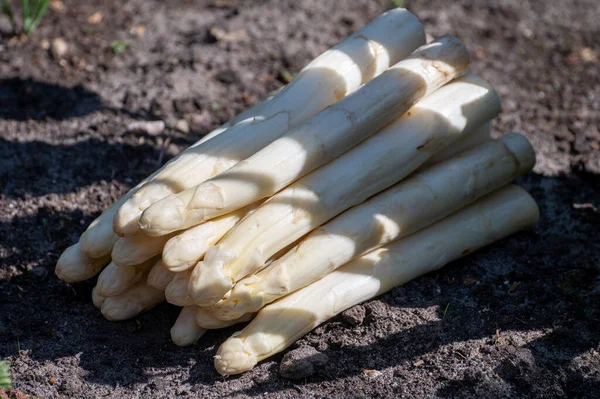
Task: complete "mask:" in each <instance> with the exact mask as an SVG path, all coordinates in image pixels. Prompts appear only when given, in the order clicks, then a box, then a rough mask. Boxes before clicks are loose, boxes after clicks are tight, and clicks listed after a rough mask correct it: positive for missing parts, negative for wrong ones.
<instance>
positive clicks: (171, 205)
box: [138, 195, 185, 236]
mask: <svg viewBox="0 0 600 399" xmlns="http://www.w3.org/2000/svg"><path fill="white" fill-rule="evenodd" d="M184 210H185V204H184V203H183V201H181V200H180V199H179V198H178V197H177V196H175V195H171V196H169V197H167V198H164V199H162V200H160V201H157V202H155V203H154V204H152V205H150V206H149V207H148V208H147V209H146V210H145V211H144V212H143V213H142V216H140V218H139V222H138V224H139V228H140V229H141V230H142V231H143V232H144V233H145V234H147V235H149V236H162V235H166V234H169V233H171V232H173V231H177V230H180V229H181V228H182V227H184V222H185V217H184Z"/></svg>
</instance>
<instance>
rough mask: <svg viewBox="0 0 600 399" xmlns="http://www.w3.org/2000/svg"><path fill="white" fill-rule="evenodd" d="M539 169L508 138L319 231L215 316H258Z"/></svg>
mask: <svg viewBox="0 0 600 399" xmlns="http://www.w3.org/2000/svg"><path fill="white" fill-rule="evenodd" d="M534 164H535V153H534V151H533V148H532V147H531V144H530V143H529V141H528V140H527V139H526V138H525V137H524V136H521V135H518V134H509V135H506V136H504V137H503V138H502V139H500V140H498V141H492V142H488V143H485V144H482V145H481V146H478V147H476V148H474V149H472V150H470V151H467V152H464V153H462V154H460V155H459V156H456V157H455V158H452V159H450V160H448V161H445V162H442V163H439V164H437V165H434V166H432V167H431V168H428V169H426V170H424V171H422V172H421V173H418V174H416V175H414V176H413V177H411V178H408V179H406V180H403V181H401V182H400V183H398V184H397V185H395V186H394V187H391V188H390V189H388V190H386V191H384V192H382V193H380V194H378V195H376V196H375V197H373V198H371V199H370V200H369V201H367V202H365V203H363V204H361V205H358V206H356V207H354V208H352V209H349V210H348V211H347V212H345V213H343V214H341V215H340V216H338V217H337V218H335V219H333V220H331V221H329V223H326V224H324V225H323V226H320V227H319V228H318V229H316V230H315V231H313V232H312V233H311V234H309V235H308V236H307V237H306V238H304V239H303V240H302V241H301V242H300V243H299V245H297V246H296V247H294V248H293V249H292V250H291V251H289V252H288V253H287V254H286V255H284V256H282V257H281V258H279V259H278V260H276V261H275V262H273V263H272V264H271V265H269V266H268V267H267V268H266V269H264V270H262V271H261V272H259V273H257V274H255V275H252V276H249V277H247V278H245V279H243V280H241V281H239V282H238V283H237V284H236V285H235V286H234V288H233V290H232V291H231V292H230V293H229V295H228V296H226V299H222V300H221V301H219V302H218V303H217V304H216V305H214V307H213V308H212V311H213V313H214V314H215V316H216V317H219V318H222V319H225V320H229V319H235V318H238V317H240V315H242V314H244V313H246V312H256V311H258V310H259V309H260V308H262V307H263V306H264V305H265V304H267V303H270V302H273V301H274V300H276V299H278V298H281V297H282V296H284V295H287V294H289V293H290V292H294V291H296V290H298V289H300V288H302V287H304V286H307V285H309V284H310V283H312V282H314V281H316V280H318V279H320V278H322V277H324V276H326V275H327V274H329V273H331V272H332V271H333V270H335V269H337V268H338V267H340V266H342V265H344V264H346V263H348V262H349V261H351V260H352V259H354V258H356V257H358V256H361V255H362V254H365V253H367V252H370V251H372V250H374V249H376V248H379V247H381V246H383V245H386V244H388V243H389V242H391V241H394V240H397V239H399V238H402V237H406V236H408V235H409V234H412V233H414V232H415V231H418V230H420V229H422V228H423V227H425V226H428V225H430V224H432V223H434V222H436V221H438V220H440V219H442V218H444V217H446V216H448V215H451V214H453V213H455V212H456V211H457V210H459V209H461V208H463V207H464V206H466V205H468V204H470V203H472V202H473V201H475V200H477V199H478V198H480V197H482V196H484V195H486V194H488V193H490V192H492V191H495V190H497V189H499V188H500V187H503V186H505V185H506V184H508V183H509V182H510V181H512V180H513V179H515V178H516V177H518V176H519V175H521V174H524V173H526V172H528V171H529V170H531V168H533V165H534Z"/></svg>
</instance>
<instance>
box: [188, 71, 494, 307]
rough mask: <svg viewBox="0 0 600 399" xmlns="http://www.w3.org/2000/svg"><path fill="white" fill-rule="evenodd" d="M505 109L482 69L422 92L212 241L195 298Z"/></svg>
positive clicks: (206, 297) (224, 285)
mask: <svg viewBox="0 0 600 399" xmlns="http://www.w3.org/2000/svg"><path fill="white" fill-rule="evenodd" d="M499 111H500V102H499V100H498V96H497V95H496V93H495V91H494V90H493V89H492V88H491V87H490V86H489V84H487V82H485V81H484V80H483V79H481V78H479V77H477V76H475V75H469V76H466V77H464V78H462V79H459V80H457V81H455V82H452V83H450V84H448V85H447V86H444V87H442V88H441V89H439V90H438V91H436V92H435V93H433V94H432V95H430V96H429V97H427V98H425V99H423V100H421V101H420V102H419V103H417V105H415V106H414V107H412V108H411V109H410V111H408V112H407V113H406V114H405V115H403V116H402V117H400V118H399V119H397V120H396V121H395V122H394V123H391V124H389V125H388V126H386V127H385V128H384V129H382V130H381V131H380V132H378V133H377V134H376V135H374V136H373V137H371V138H369V139H368V140H367V141H365V142H363V143H361V144H360V145H358V146H356V147H354V148H353V149H352V150H351V151H349V152H347V153H345V154H344V155H342V156H341V157H339V158H337V159H335V160H334V161H332V162H330V163H329V164H327V165H325V166H323V167H322V168H320V169H317V170H316V171H314V172H313V173H311V174H309V175H308V176H306V177H304V178H302V179H301V180H299V181H297V182H296V183H294V184H292V185H291V186H289V187H287V188H285V189H284V190H282V191H280V192H279V193H277V194H275V195H274V196H272V197H271V198H270V199H269V200H268V201H266V202H265V203H264V204H263V205H262V206H261V207H259V208H258V209H257V210H256V211H254V212H253V213H252V214H251V215H249V216H248V217H247V218H245V219H244V220H243V221H241V222H240V223H238V224H237V225H236V226H235V227H234V228H233V229H231V230H230V231H229V232H228V233H227V235H226V236H225V237H224V238H223V240H221V242H219V244H218V245H217V246H214V247H212V248H210V249H209V250H208V252H207V254H206V256H205V258H204V260H203V261H202V262H199V263H198V265H197V266H196V267H195V268H194V271H193V273H192V277H191V279H190V286H189V292H190V294H191V295H192V296H193V297H194V300H195V301H196V304H197V305H201V306H208V305H211V304H214V303H216V302H217V301H218V300H220V299H221V298H223V296H224V295H225V294H226V293H227V292H228V291H229V290H230V289H231V288H232V286H233V283H235V282H236V281H239V280H240V279H241V278H243V277H245V276H247V275H250V274H252V273H254V272H256V271H257V270H259V269H261V268H263V267H264V265H265V260H267V259H268V258H269V257H270V256H272V255H273V254H274V253H275V252H277V251H279V250H280V249H282V248H284V247H285V246H286V245H288V244H290V243H292V242H294V241H295V240H297V239H299V238H300V237H302V236H303V235H305V234H306V233H308V232H310V231H311V230H313V229H314V228H316V227H317V226H319V225H321V224H323V223H324V222H326V221H327V220H329V219H331V218H332V217H334V216H336V215H338V214H340V213H341V212H343V211H344V210H346V209H348V208H350V207H351V206H354V205H356V204H359V203H361V202H363V201H364V200H366V199H367V198H368V197H370V196H372V195H375V194H377V193H378V192H380V191H382V190H384V189H386V188H388V187H390V186H391V185H392V184H394V183H396V182H398V181H400V180H401V179H403V178H404V177H406V176H407V175H409V174H410V173H411V172H413V171H414V170H415V169H416V168H418V167H419V166H420V165H422V164H423V163H424V162H425V161H426V160H427V159H429V158H430V157H431V156H432V155H433V154H435V153H436V152H438V151H440V150H441V149H442V148H444V147H445V146H447V145H448V144H449V143H451V142H452V141H454V140H456V139H457V138H459V137H461V136H462V135H463V134H467V133H468V132H469V131H472V130H474V129H475V128H476V127H477V126H480V125H481V124H483V123H485V122H487V121H489V120H490V119H492V118H493V117H494V116H496V115H497V114H498V112H499Z"/></svg>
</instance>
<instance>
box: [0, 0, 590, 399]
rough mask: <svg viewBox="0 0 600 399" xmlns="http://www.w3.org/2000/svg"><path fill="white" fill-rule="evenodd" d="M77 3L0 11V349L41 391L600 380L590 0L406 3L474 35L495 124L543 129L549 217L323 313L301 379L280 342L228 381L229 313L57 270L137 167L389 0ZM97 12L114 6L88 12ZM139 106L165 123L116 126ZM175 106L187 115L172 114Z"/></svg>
mask: <svg viewBox="0 0 600 399" xmlns="http://www.w3.org/2000/svg"><path fill="white" fill-rule="evenodd" d="M65 3H66V5H65V7H64V9H63V10H57V9H56V7H55V9H51V10H50V11H49V13H48V16H47V17H46V19H45V20H44V21H43V23H42V25H41V26H40V28H39V30H38V31H37V32H36V33H35V34H33V35H32V37H31V38H30V39H29V40H28V41H20V40H15V39H10V37H9V36H8V34H7V31H8V25H7V24H6V23H5V22H6V21H5V20H3V19H0V31H3V32H4V33H2V36H0V192H1V194H0V358H8V360H9V362H10V363H11V369H12V376H13V381H14V386H15V387H16V388H18V389H19V390H21V391H23V392H26V393H29V394H33V395H37V396H40V397H48V398H50V397H65V398H71V397H72V398H75V397H77V398H80V397H86V398H100V397H103V398H105V397H112V398H137V397H142V398H155V397H206V398H212V397H250V396H259V395H262V397H269V398H280V397H298V396H303V397H311V396H314V397H396V396H401V395H404V396H406V397H453V398H454V397H486V398H492V397H539V398H542V397H544V398H548V397H589V398H591V397H597V395H598V392H599V391H600V355H599V352H600V347H599V343H600V329H599V326H600V308H599V305H598V304H599V303H600V273H599V268H600V240H599V239H598V230H599V226H600V223H599V222H600V213H599V211H598V209H597V208H598V207H600V177H599V176H598V173H600V132H599V129H600V58H599V54H600V42H599V41H598V37H599V36H600V27H599V25H598V23H597V20H598V16H599V15H600V3H598V2H597V1H596V0H573V1H522V0H502V1H500V0H489V1H478V0H471V1H467V0H459V1H453V2H448V1H445V0H407V1H406V5H407V6H408V7H409V9H411V10H412V11H414V12H415V13H416V14H417V15H418V16H419V17H420V18H421V19H422V20H423V22H424V23H425V24H426V27H427V30H428V33H429V34H431V35H433V36H436V35H441V34H444V33H453V34H456V35H458V36H459V37H461V38H462V39H464V40H465V41H466V43H467V44H468V46H469V47H470V49H471V51H472V54H473V66H472V69H473V70H475V71H476V72H478V73H481V74H482V75H483V76H484V77H485V78H486V79H488V80H489V81H491V83H492V84H493V85H494V86H495V87H496V88H497V89H498V91H499V93H500V95H501V97H502V100H503V105H504V110H503V113H502V115H501V117H500V118H499V119H498V121H496V123H495V124H494V134H495V135H500V134H502V133H504V132H507V131H509V130H522V131H524V132H525V133H526V134H527V136H528V137H529V138H530V139H531V140H532V142H533V143H534V145H535V148H536V150H537V152H538V164H537V166H536V168H535V172H534V173H532V174H530V175H528V176H527V177H525V178H523V179H521V180H520V183H521V184H523V185H524V186H525V187H526V188H528V189H529V190H530V191H531V193H532V194H533V195H534V196H535V198H536V199H537V200H538V201H539V204H540V208H541V211H542V220H541V222H540V223H539V226H538V227H537V228H536V229H535V231H532V232H525V233H522V234H519V235H517V236H515V237H513V238H510V239H507V240H504V241H502V242H500V243H498V244H497V245H494V246H492V247H490V248H488V249H485V250H483V251H480V252H478V253H476V254H474V255H471V256H469V257H467V258H466V259H464V260H462V261H459V262H456V263H454V264H452V265H449V266H448V267H446V268H445V269H443V270H442V271H440V272H438V273H435V274H432V275H429V276H426V277H424V278H420V279H418V280H416V281H414V282H412V283H410V284H408V285H406V286H405V287H402V288H397V289H395V290H394V291H393V292H391V293H389V294H387V295H384V296H383V297H380V298H378V299H377V300H374V301H371V302H369V303H367V304H365V305H363V306H361V307H359V308H357V309H354V310H353V311H352V314H349V315H347V317H345V318H342V317H338V318H337V319H335V320H333V321H331V322H329V323H327V324H325V325H323V326H321V327H319V328H317V329H316V330H315V331H313V332H312V333H310V334H309V335H308V336H306V337H305V338H304V339H303V340H301V341H300V342H299V343H298V344H297V345H295V346H294V347H292V348H291V349H297V348H299V349H297V352H294V353H292V354H291V355H290V356H289V359H286V362H283V363H284V364H286V365H287V366H289V364H288V361H293V359H294V356H296V357H301V356H302V353H304V352H306V353H311V351H312V352H314V350H312V349H310V348H306V346H311V347H313V348H314V349H316V350H318V351H319V352H321V353H323V354H325V355H326V356H327V358H328V361H327V362H326V363H325V365H323V366H321V367H320V368H317V371H316V373H314V374H313V375H312V376H310V377H308V378H305V379H301V380H296V381H292V380H288V379H285V378H283V377H282V376H281V375H280V373H279V364H280V362H281V360H282V357H283V355H280V356H276V357H274V358H273V359H270V360H268V361H265V362H263V363H261V364H260V365H259V366H258V367H257V368H256V369H255V370H253V371H252V372H248V373H246V374H244V375H241V376H239V377H232V378H228V379H223V378H221V377H220V376H218V375H217V373H216V372H215V371H214V370H213V367H212V356H213V355H214V353H215V350H216V348H217V346H218V345H219V343H220V342H222V341H223V340H224V339H225V338H226V337H227V336H229V335H230V334H231V333H232V332H233V331H235V329H228V330H226V331H222V332H216V333H212V334H207V335H206V336H205V338H203V340H202V341H201V342H200V343H199V344H198V345H197V346H194V347H192V348H183V349H182V348H177V347H176V346H174V345H173V344H172V343H171V342H170V340H169V328H170V326H171V324H172V323H173V321H174V320H175V317H176V315H177V310H176V309H175V308H174V307H171V306H167V305H163V306H160V307H158V308H156V309H154V310H152V311H151V312H148V313H147V314H144V315H142V316H140V317H138V318H137V319H135V320H131V321H127V322H123V323H110V322H108V321H106V320H104V319H103V318H102V317H101V315H100V314H99V312H98V311H97V310H96V309H94V308H93V306H92V304H91V303H90V290H91V287H92V285H91V283H84V284H79V285H75V286H69V285H67V284H64V283H62V282H60V281H58V280H57V278H56V277H55V276H54V274H53V267H54V263H55V261H56V260H57V258H58V256H59V254H60V253H61V251H62V250H63V249H64V248H65V247H66V246H68V245H70V244H71V243H73V242H75V241H76V240H77V237H78V236H79V234H80V233H81V232H82V231H83V230H84V228H85V226H86V225H87V224H88V223H89V222H90V221H91V220H92V219H93V218H94V217H95V216H96V215H97V214H98V213H99V212H100V211H101V210H102V209H104V208H105V207H106V206H107V205H108V204H110V203H111V202H112V201H114V200H115V199H116V198H117V197H118V196H119V195H121V194H122V193H124V192H125V191H126V189H127V188H128V187H130V186H131V185H132V184H134V183H135V182H137V181H138V180H140V179H141V178H142V177H144V176H146V175H147V174H149V173H150V172H151V171H153V170H154V169H155V168H156V167H157V166H158V165H160V164H161V163H162V162H164V161H165V160H166V159H168V158H169V157H171V156H173V155H174V154H176V153H177V152H178V151H180V150H181V149H182V148H184V147H185V146H187V145H189V144H190V143H192V142H194V141H196V140H197V139H198V137H200V136H201V135H202V134H205V133H206V132H207V131H209V130H210V129H211V128H212V127H214V126H216V125H217V124H219V123H221V122H223V121H225V120H227V119H228V118H229V117H231V116H232V115H234V114H235V113H236V112H238V111H240V110H242V109H244V108H246V107H248V106H249V105H251V104H254V103H255V102H257V101H258V100H259V99H260V98H262V97H263V96H265V95H266V94H267V93H268V92H269V91H271V90H273V89H276V88H278V87H280V86H281V85H282V81H284V80H285V79H286V76H288V75H289V73H293V72H295V71H297V70H299V69H300V68H301V67H302V66H303V65H304V64H305V63H306V62H307V61H309V60H310V59H311V58H312V57H314V56H316V55H317V54H319V53H320V52H321V51H323V50H324V49H325V48H327V47H328V46H330V45H332V44H334V43H335V42H336V41H338V40H339V39H341V38H342V37H344V36H346V35H347V34H348V33H350V32H351V31H353V30H355V29H357V28H358V27H360V26H362V25H363V24H364V23H366V22H367V21H369V20H370V19H372V18H373V17H375V16H376V15H378V14H379V13H380V12H381V11H383V10H384V9H385V8H386V7H389V6H390V4H388V3H385V2H381V1H376V0H373V1H343V2H342V1H322V0H314V1H275V0H273V1H254V2H242V1H241V0H240V1H225V0H220V1H217V2H215V1H190V0H188V1H183V0H178V1H169V2H168V6H167V2H162V1H145V0H134V1H129V2H126V4H125V5H121V4H122V3H124V2H121V1H106V2H96V1H90V0H80V1H77V2H65ZM54 4H56V3H54ZM97 11H100V12H101V13H102V15H103V19H102V21H101V22H100V23H98V24H91V23H89V22H88V17H90V16H91V15H92V14H94V13H95V12H97ZM56 37H62V38H64V39H65V41H66V42H67V44H68V51H67V53H66V54H65V55H64V56H62V57H61V56H57V55H56V54H54V55H53V53H52V51H51V50H48V49H45V48H44V47H46V43H45V42H44V41H47V42H52V40H53V39H54V38H56ZM114 41H124V42H125V43H126V47H125V49H124V51H123V52H121V53H119V54H115V52H114V51H113V49H112V47H114V46H111V43H112V42H114ZM147 119H151V120H154V119H162V120H164V121H165V122H166V123H167V125H168V128H167V130H166V131H165V132H164V133H163V134H161V135H159V136H148V135H143V134H135V133H127V132H126V126H127V124H128V123H130V122H132V121H135V120H147ZM181 119H184V120H187V122H188V124H189V126H190V127H191V132H190V133H187V134H184V133H181V132H178V131H177V130H176V129H175V128H174V126H175V124H176V122H177V121H178V120H181ZM356 322H361V324H360V325H358V326H352V325H351V323H356ZM19 349H20V352H19ZM321 360H323V359H321ZM287 366H286V367H287ZM364 370H377V371H379V372H380V373H376V372H365V371H364ZM286 371H287V372H289V369H287V368H286ZM283 374H284V375H286V372H285V371H284V373H283Z"/></svg>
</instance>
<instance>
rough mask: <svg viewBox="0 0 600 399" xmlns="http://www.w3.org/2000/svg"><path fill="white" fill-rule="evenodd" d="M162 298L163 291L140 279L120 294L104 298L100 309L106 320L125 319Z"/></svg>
mask: <svg viewBox="0 0 600 399" xmlns="http://www.w3.org/2000/svg"><path fill="white" fill-rule="evenodd" d="M164 300H165V293H164V291H161V290H157V289H156V288H152V287H150V286H149V285H148V284H146V282H145V281H140V282H139V283H137V284H135V285H134V286H132V287H130V288H129V289H128V290H127V291H125V292H124V293H122V294H121V295H117V296H111V297H108V298H106V299H105V300H104V304H102V308H101V309H100V311H101V312H102V314H103V315H104V317H106V318H107V319H108V320H113V321H118V320H127V319H131V318H132V317H135V316H137V315H138V314H140V313H141V312H144V311H146V310H148V309H150V308H152V307H154V306H156V305H158V304H159V303H161V302H162V301H164Z"/></svg>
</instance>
